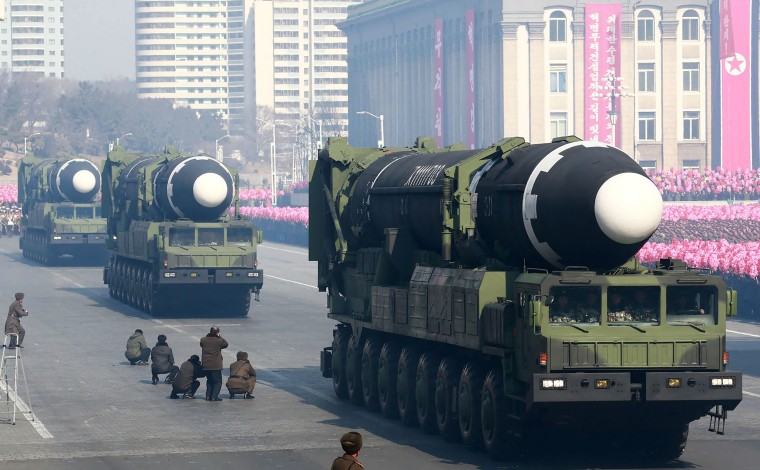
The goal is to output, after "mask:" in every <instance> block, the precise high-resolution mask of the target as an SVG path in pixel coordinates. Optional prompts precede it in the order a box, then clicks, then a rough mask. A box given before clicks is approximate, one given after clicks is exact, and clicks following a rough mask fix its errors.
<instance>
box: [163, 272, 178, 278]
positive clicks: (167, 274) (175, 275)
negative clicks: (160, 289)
mask: <svg viewBox="0 0 760 470" xmlns="http://www.w3.org/2000/svg"><path fill="white" fill-rule="evenodd" d="M164 277H177V273H164Z"/></svg>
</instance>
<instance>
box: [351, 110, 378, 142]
mask: <svg viewBox="0 0 760 470" xmlns="http://www.w3.org/2000/svg"><path fill="white" fill-rule="evenodd" d="M356 114H367V115H369V116H372V117H373V118H375V119H378V120H380V140H378V141H377V146H378V147H380V148H383V147H385V131H384V130H383V121H384V116H383V115H382V114H381V115H380V116H377V115H375V114H372V113H370V112H369V111H357V112H356Z"/></svg>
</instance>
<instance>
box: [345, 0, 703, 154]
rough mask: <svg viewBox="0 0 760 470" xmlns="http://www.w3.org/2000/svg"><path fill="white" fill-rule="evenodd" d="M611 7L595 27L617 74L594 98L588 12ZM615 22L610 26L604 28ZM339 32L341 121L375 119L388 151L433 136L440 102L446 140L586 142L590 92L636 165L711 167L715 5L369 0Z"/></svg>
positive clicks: (361, 135)
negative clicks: (343, 62) (344, 68)
mask: <svg viewBox="0 0 760 470" xmlns="http://www.w3.org/2000/svg"><path fill="white" fill-rule="evenodd" d="M600 5H601V6H600ZM607 7H610V8H611V10H610V11H615V12H616V13H614V14H610V15H608V16H606V17H605V18H604V20H609V21H610V22H602V24H601V27H602V28H605V27H606V28H608V29H607V30H606V31H607V32H608V33H607V34H608V35H609V36H610V38H609V39H610V41H613V40H614V48H613V47H611V48H610V49H614V50H613V51H612V52H608V51H605V53H606V54H607V55H606V56H603V59H604V58H605V57H606V60H607V61H608V62H609V61H612V62H614V67H615V68H616V69H615V73H614V74H611V75H609V76H608V77H606V78H605V77H601V78H599V80H600V81H601V82H602V83H603V85H604V86H603V87H601V88H599V87H598V89H597V90H596V91H594V92H593V93H591V94H590V93H589V88H588V82H589V78H588V74H589V73H590V72H589V70H590V69H591V66H590V64H591V62H590V59H589V57H590V54H591V53H590V50H589V49H588V47H589V42H590V41H589V40H590V39H593V38H590V37H589V35H596V29H594V28H595V26H594V25H593V24H591V22H592V19H591V18H593V16H591V15H594V14H595V12H597V9H600V8H601V9H602V11H605V9H607ZM468 15H469V16H468ZM468 18H469V19H468ZM613 20H614V28H617V29H609V28H610V27H612V26H611V25H612V24H613V23H611V22H612V21H613ZM597 23H598V21H597ZM473 25H474V28H472V26H473ZM340 27H341V29H343V30H344V31H345V32H346V35H347V37H348V48H349V77H350V83H349V93H350V95H349V112H350V113H353V112H355V111H359V110H368V111H371V112H373V113H375V114H383V115H384V117H385V133H386V136H385V137H386V138H385V140H386V142H387V144H388V145H409V144H411V143H412V142H413V141H414V139H415V138H416V137H417V136H418V135H431V136H432V135H436V132H437V126H436V123H437V120H436V115H435V110H436V109H437V107H439V106H438V105H437V103H438V104H442V106H440V107H441V108H442V110H443V112H442V113H441V119H440V125H439V127H440V129H441V131H442V132H441V133H440V134H439V135H441V136H442V137H443V139H442V140H443V143H445V144H446V145H448V144H451V143H454V142H467V141H468V139H471V140H472V143H473V144H474V145H475V146H477V147H482V146H487V145H490V144H491V143H493V142H495V141H497V140H499V139H501V138H502V137H505V136H521V137H525V138H526V140H530V141H533V142H546V141H549V140H551V139H552V138H554V137H557V136H561V135H569V134H575V135H578V136H580V137H582V138H589V135H586V134H589V129H590V127H589V125H588V121H589V113H590V112H591V111H590V109H591V108H590V107H589V104H590V101H589V99H590V97H591V98H593V100H594V102H595V103H596V106H597V107H598V108H599V109H597V110H596V111H594V113H595V114H596V118H597V119H598V120H599V124H600V125H601V126H602V127H606V129H607V130H608V131H611V132H612V134H611V137H607V138H609V139H610V140H609V142H610V143H611V142H612V139H614V141H615V143H616V145H617V146H618V147H620V148H621V149H623V150H624V151H625V152H626V153H628V154H629V155H631V156H632V157H633V158H635V159H636V160H637V161H639V162H640V163H641V164H642V166H646V167H657V168H666V169H667V168H670V167H675V168H678V167H705V166H710V164H711V150H710V147H711V142H710V141H709V140H710V139H709V136H710V135H711V131H712V129H711V122H710V119H709V116H710V115H711V113H712V103H711V91H712V87H713V84H712V81H711V73H710V70H711V67H712V63H711V54H710V51H711V47H712V46H711V41H712V37H711V16H710V2H709V1H708V2H701V3H694V2H688V1H686V0H662V1H658V2H645V1H637V2H630V3H629V2H620V1H617V2H614V1H605V0H595V1H593V2H585V1H577V2H576V1H567V0H551V1H549V0H536V1H531V2H527V1H525V2H512V1H507V0H480V1H464V2H463V1H457V0H401V1H399V0H371V1H368V2H365V3H364V4H362V5H359V6H356V7H353V8H351V9H349V14H348V18H347V20H346V21H345V22H343V23H342V24H341V25H340ZM596 27H599V24H597V25H596ZM436 35H440V36H441V39H442V40H441V41H440V43H441V47H440V49H442V54H441V57H440V58H436V56H435V53H436V50H437V48H436V47H435V44H436V41H435V39H436ZM469 41H472V44H473V45H474V47H473V48H474V51H473V52H468V50H467V47H468V43H469ZM468 54H469V55H468ZM436 61H438V62H436ZM436 64H440V65H441V66H442V67H441V73H440V79H441V81H442V86H441V89H442V93H441V95H442V96H441V97H440V98H436V97H435V96H434V87H435V86H436V84H437V83H439V82H438V81H437V78H438V77H437V76H436V75H435V71H434V70H435V68H436ZM471 65H474V67H472V71H471V72H470V70H469V68H470V67H468V66H471ZM468 87H472V93H471V96H470V97H468V91H467V89H468ZM613 90H614V96H611V95H613ZM591 95H593V96H591ZM436 100H438V101H436ZM613 101H614V102H615V109H614V112H613V113H612V114H615V119H616V121H617V122H616V124H615V125H614V126H613V125H612V124H611V122H610V121H611V120H612V119H613V118H612V117H611V115H610V111H612V110H611V106H610V105H611V103H612V102H613ZM372 124H373V123H371V122H366V121H364V120H360V119H352V120H351V124H350V128H349V131H350V135H351V140H352V143H353V144H355V145H374V141H375V140H376V130H375V128H374V127H373V126H372ZM470 128H472V129H470ZM468 133H471V134H472V135H471V136H470V135H468ZM600 140H601V139H600Z"/></svg>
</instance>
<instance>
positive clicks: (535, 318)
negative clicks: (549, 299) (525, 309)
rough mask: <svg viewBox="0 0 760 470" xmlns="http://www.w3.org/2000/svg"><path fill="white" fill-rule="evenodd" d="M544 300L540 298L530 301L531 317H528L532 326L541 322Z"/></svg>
mask: <svg viewBox="0 0 760 470" xmlns="http://www.w3.org/2000/svg"><path fill="white" fill-rule="evenodd" d="M542 305H543V302H541V301H540V300H531V301H530V307H529V308H530V317H529V318H528V324H529V325H530V326H536V325H540V324H541V307H542Z"/></svg>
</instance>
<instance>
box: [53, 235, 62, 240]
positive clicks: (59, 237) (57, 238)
mask: <svg viewBox="0 0 760 470" xmlns="http://www.w3.org/2000/svg"><path fill="white" fill-rule="evenodd" d="M60 239H61V236H60V235H53V240H60Z"/></svg>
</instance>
